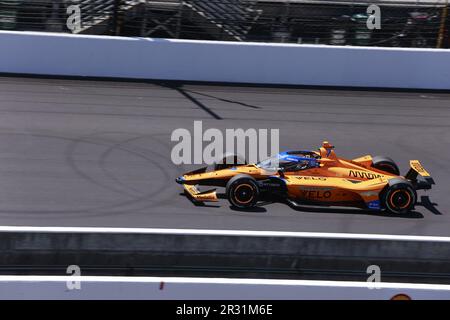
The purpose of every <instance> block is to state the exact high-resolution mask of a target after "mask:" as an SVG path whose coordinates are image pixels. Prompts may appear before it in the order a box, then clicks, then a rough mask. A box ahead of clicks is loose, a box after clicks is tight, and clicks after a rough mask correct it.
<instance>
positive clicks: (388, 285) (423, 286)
mask: <svg viewBox="0 0 450 320" xmlns="http://www.w3.org/2000/svg"><path fill="white" fill-rule="evenodd" d="M67 281H80V282H108V283H111V282H113V283H118V282H124V283H160V282H164V283H198V284H230V285H232V284H238V285H243V284H245V285H284V286H314V287H353V288H367V287H368V285H370V284H373V283H369V284H368V282H365V281H323V280H283V279H247V278H189V277H122V276H117V277H115V276H22V275H21V276H13V275H11V276H0V283H1V282H67ZM376 286H377V288H380V289H399V288H401V289H419V290H445V291H450V285H443V284H427V283H396V282H377V283H376Z"/></svg>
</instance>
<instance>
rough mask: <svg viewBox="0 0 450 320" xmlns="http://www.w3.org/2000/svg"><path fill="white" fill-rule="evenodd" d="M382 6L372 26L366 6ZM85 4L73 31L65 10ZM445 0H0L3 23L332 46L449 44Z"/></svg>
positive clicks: (54, 29) (41, 28)
mask: <svg viewBox="0 0 450 320" xmlns="http://www.w3.org/2000/svg"><path fill="white" fill-rule="evenodd" d="M370 4H376V5H378V6H379V7H380V8H381V18H380V19H381V29H376V30H372V29H368V28H367V24H366V21H367V19H368V14H367V7H368V6H369V5H370ZM73 5H77V6H79V8H80V14H81V17H80V18H81V28H79V29H76V30H70V29H69V28H68V27H67V20H68V18H69V16H68V11H67V8H68V7H70V6H73ZM447 8H448V0H417V1H413V0H376V1H369V0H78V1H77V0H0V29H3V30H27V31H30V30H31V31H33V30H36V31H51V32H72V33H81V34H98V35H102V34H103V35H123V36H141V37H161V38H182V39H200V40H221V41H262V42H286V43H316V44H330V45H371V46H393V47H429V48H435V47H449V40H448V26H449V25H450V23H449V17H448V9H447Z"/></svg>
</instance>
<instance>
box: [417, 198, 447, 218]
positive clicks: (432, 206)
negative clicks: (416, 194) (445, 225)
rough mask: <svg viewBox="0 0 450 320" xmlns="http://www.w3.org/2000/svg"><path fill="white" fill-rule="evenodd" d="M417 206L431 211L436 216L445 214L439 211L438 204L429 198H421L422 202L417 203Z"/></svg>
mask: <svg viewBox="0 0 450 320" xmlns="http://www.w3.org/2000/svg"><path fill="white" fill-rule="evenodd" d="M417 205H418V206H422V207H424V208H425V209H427V210H428V211H430V212H431V213H432V214H435V215H438V216H440V215H442V214H443V213H442V212H441V211H439V209H438V208H436V207H437V206H438V204H437V203H434V202H432V201H431V199H430V197H429V196H421V197H420V202H417Z"/></svg>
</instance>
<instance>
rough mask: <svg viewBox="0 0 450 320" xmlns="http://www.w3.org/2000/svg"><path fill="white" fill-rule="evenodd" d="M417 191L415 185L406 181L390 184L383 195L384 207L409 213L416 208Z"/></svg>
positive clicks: (399, 212) (397, 211)
mask: <svg viewBox="0 0 450 320" xmlns="http://www.w3.org/2000/svg"><path fill="white" fill-rule="evenodd" d="M416 200H417V193H416V191H415V190H414V189H413V187H412V186H411V185H410V184H408V183H404V182H399V183H395V184H393V185H391V186H389V187H388V188H387V189H386V191H385V192H384V194H383V196H382V203H383V206H384V208H385V209H386V210H387V211H389V212H391V213H395V214H404V213H408V212H410V211H411V210H413V209H414V205H415V204H416Z"/></svg>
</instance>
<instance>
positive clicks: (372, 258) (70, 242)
mask: <svg viewBox="0 0 450 320" xmlns="http://www.w3.org/2000/svg"><path fill="white" fill-rule="evenodd" d="M41 229H42V230H41V231H39V230H37V229H36V230H29V231H25V230H20V229H18V230H15V231H14V230H11V231H3V232H0V251H1V252H2V254H1V255H0V272H2V271H3V273H4V274H30V273H31V274H56V275H63V274H65V271H66V268H67V266H69V265H79V266H80V267H81V268H82V269H83V272H85V273H87V275H131V274H133V275H141V276H142V275H147V276H148V275H152V276H189V277H192V276H209V277H224V276H228V277H229V276H235V277H254V278H256V277H260V278H271V277H278V278H286V279H298V277H301V278H303V279H308V278H309V279H320V280H329V279H339V280H355V281H365V280H367V278H368V276H369V274H368V272H367V268H368V267H369V266H371V265H377V266H379V267H380V269H381V272H382V278H383V279H385V280H387V279H389V281H410V282H427V281H428V282H432V283H448V284H450V277H448V270H450V240H449V239H448V238H444V239H420V238H418V239H409V238H407V240H399V239H389V237H387V236H385V239H373V238H370V237H366V238H365V239H364V238H362V237H360V236H358V237H354V236H351V235H347V236H345V237H339V238H337V237H330V236H328V237H327V235H326V234H324V235H323V236H322V237H319V236H314V235H310V234H308V233H305V234H303V233H295V234H289V235H281V234H280V235H278V234H272V233H270V232H267V233H265V232H259V234H255V235H253V236H248V235H245V234H241V235H239V234H232V233H231V234H229V233H227V232H226V231H223V232H216V233H215V234H213V233H211V234H208V233H207V231H205V233H204V234H201V233H197V234H196V233H195V232H194V233H192V232H191V233H189V232H186V231H184V230H182V229H181V230H172V231H167V232H160V231H158V229H154V230H145V229H144V230H141V231H139V229H138V230H136V231H131V232H127V233H126V232H116V231H115V230H113V229H111V230H110V231H109V232H100V231H97V232H96V231H95V230H90V232H80V231H79V230H78V229H77V228H61V230H60V231H55V232H52V231H50V230H48V229H45V228H41Z"/></svg>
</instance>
